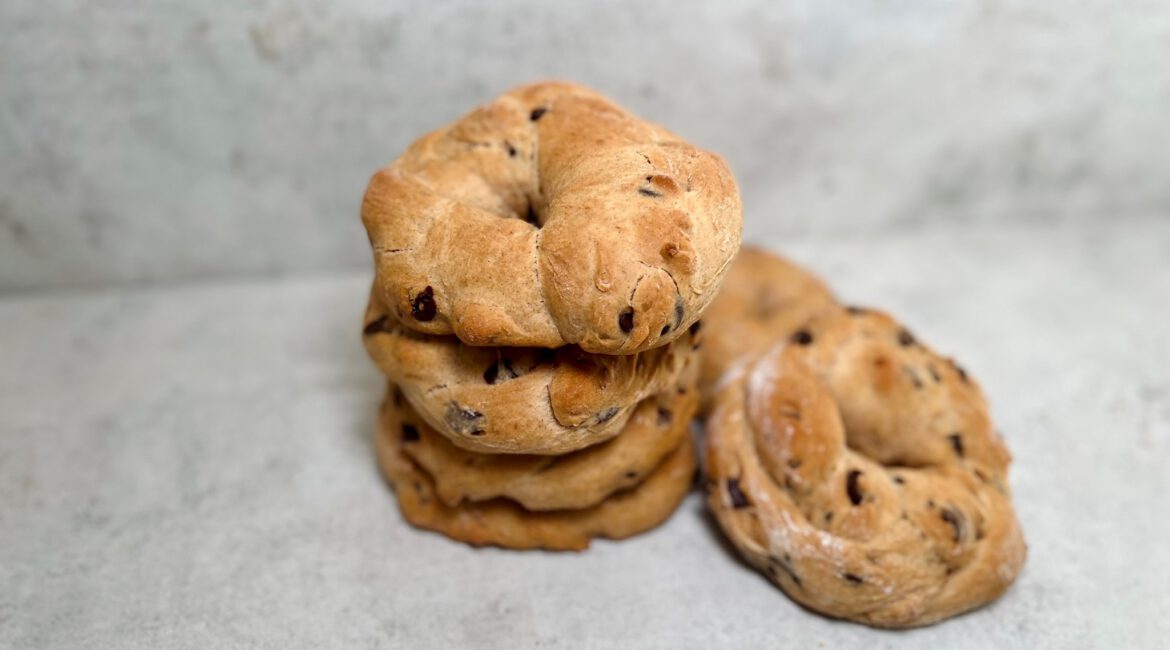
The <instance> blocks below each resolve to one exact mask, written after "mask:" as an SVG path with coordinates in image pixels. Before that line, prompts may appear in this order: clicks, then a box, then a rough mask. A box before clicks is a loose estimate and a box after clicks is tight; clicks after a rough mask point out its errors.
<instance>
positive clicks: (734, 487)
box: [727, 478, 751, 508]
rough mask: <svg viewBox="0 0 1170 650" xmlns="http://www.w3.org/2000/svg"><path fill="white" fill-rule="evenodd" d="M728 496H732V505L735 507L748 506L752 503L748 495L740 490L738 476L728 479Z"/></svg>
mask: <svg viewBox="0 0 1170 650" xmlns="http://www.w3.org/2000/svg"><path fill="white" fill-rule="evenodd" d="M727 496H729V497H731V507H733V508H746V507H748V506H750V505H751V502H750V501H748V498H747V496H745V495H744V493H743V492H741V491H740V489H739V479H737V478H729V479H727Z"/></svg>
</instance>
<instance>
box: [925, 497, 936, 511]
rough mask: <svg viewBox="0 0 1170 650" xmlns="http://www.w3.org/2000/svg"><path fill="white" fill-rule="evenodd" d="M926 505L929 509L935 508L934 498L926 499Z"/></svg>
mask: <svg viewBox="0 0 1170 650" xmlns="http://www.w3.org/2000/svg"><path fill="white" fill-rule="evenodd" d="M926 507H927V509H929V510H934V499H927V500H926Z"/></svg>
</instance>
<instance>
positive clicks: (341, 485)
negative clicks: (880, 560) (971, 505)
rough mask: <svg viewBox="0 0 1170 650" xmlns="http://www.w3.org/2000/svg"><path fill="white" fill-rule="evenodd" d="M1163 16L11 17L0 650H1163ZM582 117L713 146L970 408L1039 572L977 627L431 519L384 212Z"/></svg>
mask: <svg viewBox="0 0 1170 650" xmlns="http://www.w3.org/2000/svg"><path fill="white" fill-rule="evenodd" d="M1168 62H1170V6H1167V5H1166V3H1165V2H1153V1H1137V0H1135V1H1131V2H1103V1H1099V0H1098V1H1088V2H1071V1H1063V0H1054V1H1051V2H1044V3H1039V2H1023V1H1007V2H996V1H994V0H983V1H980V2H975V1H966V0H956V1H955V2H927V1H925V0H923V1H915V0H906V1H898V0H885V1H880V2H868V1H861V0H856V1H845V0H841V1H835V0H834V1H821V2H814V1H809V2H795V1H792V0H776V1H773V2H766V1H763V0H751V1H744V2H726V3H707V4H700V3H695V2H683V1H673V2H666V1H662V0H642V1H641V2H620V3H619V2H612V3H558V2H552V1H551V0H550V1H547V2H536V1H529V2H523V1H519V0H514V1H509V2H499V3H491V4H488V3H470V2H432V3H423V2H418V3H393V2H378V1H375V0H366V1H362V0H339V1H336V2H250V3H244V2H229V1H227V0H205V1H202V2H194V1H192V2H186V3H178V2H131V1H129V0H127V1H124V2H115V1H112V0H92V1H89V2H85V1H82V0H73V1H61V2H55V3H49V2H39V1H34V0H6V1H4V2H2V3H0V648H9V647H12V648H101V649H103V650H104V649H106V648H122V647H126V648H150V649H152V650H154V649H171V648H199V649H204V648H219V647H232V648H235V647H258V648H281V649H284V648H290V647H313V648H318V647H347V648H350V647H395V648H412V649H413V648H430V647H437V648H446V647H461V646H464V647H477V646H478V647H489V648H508V649H511V648H527V647H593V648H611V647H639V648H671V649H673V648H692V647H693V648H705V647H735V648H746V647H794V648H817V647H850V648H860V647H864V648H895V647H896V648H930V649H932V650H936V649H938V648H959V649H976V648H1028V649H1029V650H1031V649H1046V648H1062V649H1063V648H1126V649H1128V648H1151V649H1152V648H1162V647H1165V645H1166V639H1168V638H1170V617H1168V616H1167V615H1166V613H1167V612H1168V611H1170V588H1168V587H1167V585H1168V584H1170V555H1168V553H1170V544H1167V543H1166V540H1167V539H1170V519H1168V518H1167V517H1166V512H1167V508H1166V505H1165V503H1164V502H1165V496H1166V494H1167V493H1168V492H1170V482H1168V480H1170V479H1168V476H1170V473H1167V471H1166V469H1165V468H1166V467H1167V465H1168V464H1170V325H1168V323H1170V146H1167V143H1168V142H1170V65H1168ZM550 76H551V77H564V78H570V79H576V80H579V81H583V82H587V83H589V84H591V85H594V86H596V87H598V88H599V89H601V90H603V91H605V92H607V93H609V94H610V95H612V96H613V97H614V98H616V99H617V100H619V101H621V102H622V103H624V104H627V105H629V106H631V107H633V108H634V109H635V110H637V111H638V112H640V113H642V114H644V115H646V116H650V117H652V118H654V119H656V120H658V121H661V122H663V123H664V124H666V125H668V126H669V127H671V128H672V129H674V130H676V131H678V132H680V133H682V134H683V135H685V136H687V137H689V138H691V139H692V140H694V141H696V142H698V143H700V144H703V145H705V146H707V147H709V148H712V149H715V150H718V151H720V152H722V153H724V154H725V155H726V156H727V157H728V159H729V160H730V162H731V164H732V166H733V167H734V170H735V172H736V174H737V176H738V178H739V179H740V182H741V185H742V189H743V194H744V200H745V205H746V209H747V215H746V218H747V225H746V230H747V238H748V240H749V241H753V242H755V243H759V244H763V245H766V246H769V247H771V248H773V249H776V250H780V251H784V252H786V253H788V254H790V255H792V256H793V257H795V258H796V259H797V260H798V261H800V262H802V263H804V264H806V265H808V266H809V267H810V268H812V269H813V270H815V271H816V272H818V273H820V274H822V275H823V276H824V277H825V278H826V280H827V281H829V282H830V283H831V284H832V286H833V287H834V288H835V289H836V290H837V291H838V292H839V293H840V295H841V296H842V297H843V298H845V299H846V300H849V301H851V302H855V303H862V304H870V305H876V306H881V307H884V308H886V309H888V310H890V311H892V312H893V313H895V314H896V315H898V316H899V317H900V318H901V319H902V320H903V321H904V322H906V323H907V324H908V325H909V326H910V327H911V328H913V329H914V331H915V332H916V334H917V335H918V336H919V337H920V338H921V339H923V340H925V341H927V342H929V343H931V344H933V345H934V346H935V347H937V348H938V349H939V350H941V351H942V352H944V353H947V354H953V355H956V356H958V357H959V358H960V359H961V360H962V361H963V363H964V365H965V366H966V367H967V368H968V369H969V370H970V371H971V372H972V373H974V374H975V375H976V376H977V377H979V378H980V379H981V381H982V382H983V384H984V386H985V388H986V390H987V392H988V394H989V396H990V398H991V402H992V406H993V412H994V416H995V418H996V421H997V424H998V425H999V426H1000V428H1002V429H1003V431H1004V432H1005V434H1006V436H1007V440H1008V442H1009V444H1010V446H1011V449H1012V451H1013V453H1014V454H1015V457H1016V461H1015V464H1014V465H1013V470H1012V482H1013V486H1014V488H1015V499H1016V504H1017V506H1018V510H1019V515H1020V518H1021V521H1022V524H1023V526H1024V530H1025V534H1026V537H1027V539H1028V542H1029V545H1030V556H1029V559H1028V563H1027V565H1026V567H1025V569H1024V572H1023V574H1022V575H1021V576H1020V579H1019V581H1018V583H1017V584H1016V585H1015V586H1014V587H1013V588H1012V589H1011V590H1010V591H1009V592H1008V593H1007V595H1006V596H1005V597H1004V598H1003V599H1002V600H1000V601H998V602H996V603H995V604H993V605H992V606H991V607H988V608H985V609H982V610H980V611H978V612H975V613H973V614H971V615H968V616H963V617H960V618H958V619H955V620H952V621H949V622H946V623H944V624H942V625H938V626H935V627H931V628H928V629H925V630H919V631H913V632H901V633H893V632H880V631H875V630H871V629H869V628H865V627H862V626H858V625H853V624H848V623H840V622H834V621H828V620H826V619H823V618H821V617H819V616H816V615H814V614H811V613H809V612H807V611H805V610H802V609H800V608H799V607H797V606H795V605H794V604H793V603H792V602H791V601H789V600H788V599H787V598H785V597H784V596H783V595H782V594H781V593H780V592H779V591H778V590H777V589H775V588H774V587H772V586H771V585H770V584H768V583H767V582H766V581H765V580H764V579H763V578H761V577H760V576H759V575H757V574H756V573H755V572H754V571H751V570H750V569H748V568H746V567H745V566H743V565H742V564H741V563H739V562H738V561H737V559H736V558H735V555H734V554H733V553H731V552H730V551H729V549H728V548H727V546H726V545H725V544H724V543H723V542H722V541H721V537H720V535H719V533H718V532H717V530H716V529H715V528H713V527H712V525H711V522H710V521H709V519H708V518H707V517H706V516H705V514H704V511H703V508H702V506H701V503H700V501H699V499H698V498H697V495H692V496H691V497H690V498H689V499H688V501H687V502H686V503H685V504H684V505H683V507H682V508H681V509H680V510H679V512H678V513H677V514H676V515H675V516H674V517H673V518H672V519H671V520H670V522H668V523H667V524H666V525H665V526H663V527H662V528H660V529H658V530H656V531H654V532H652V533H650V534H648V535H644V536H641V537H637V538H635V539H632V540H628V541H624V542H619V543H612V542H599V543H596V544H595V545H594V547H593V548H592V549H591V550H589V551H588V552H586V553H582V554H548V553H514V552H506V551H500V550H495V549H486V550H474V549H470V548H468V547H465V546H463V545H460V544H456V543H452V542H449V541H447V540H445V539H443V538H441V537H439V536H437V535H434V534H429V533H424V532H419V531H416V530H414V529H412V528H410V527H409V526H407V525H406V524H405V523H404V522H403V521H402V520H401V518H400V516H399V514H398V512H397V509H396V508H395V507H394V505H393V500H392V496H391V495H390V493H389V491H388V490H387V489H386V487H385V485H384V484H383V482H382V481H381V479H380V478H379V476H378V474H377V472H376V471H375V469H374V467H373V461H372V454H371V450H370V443H369V439H370V432H371V429H372V423H373V414H374V409H375V407H376V404H377V402H378V399H379V394H380V391H381V390H382V386H381V383H380V379H379V378H378V377H377V375H376V373H375V372H374V371H373V369H372V368H371V366H370V364H369V363H368V362H367V360H366V359H365V357H364V353H363V351H362V349H361V346H360V342H359V340H358V338H359V337H358V336H357V330H358V327H359V319H360V314H361V311H362V307H363V301H364V298H365V291H366V290H367V288H368V282H369V275H370V272H369V254H368V251H367V245H366V242H365V237H364V235H363V233H362V231H361V227H360V223H359V221H358V215H357V206H358V202H359V200H360V197H361V193H362V190H363V188H364V186H365V183H366V180H367V178H368V176H369V174H370V173H371V172H372V171H373V170H374V169H375V168H376V167H377V166H379V165H381V164H384V163H386V162H388V161H389V160H391V159H392V158H393V157H394V156H395V155H396V154H397V153H398V152H399V151H400V150H401V149H402V148H403V147H405V146H406V145H407V144H408V143H409V142H410V141H411V139H412V138H414V137H416V136H417V135H419V134H420V133H422V132H423V131H425V130H427V129H430V128H434V127H437V126H439V125H441V124H443V123H445V122H447V121H449V120H451V119H453V118H454V117H456V116H457V115H459V114H461V113H462V112H464V111H466V110H467V109H468V108H470V107H471V106H472V105H474V104H475V103H477V102H480V101H484V100H486V99H489V98H490V97H491V96H493V95H494V94H496V93H497V92H499V91H501V90H503V89H505V88H507V87H509V86H511V85H513V84H516V83H520V82H523V81H527V80H530V79H533V78H539V77H550Z"/></svg>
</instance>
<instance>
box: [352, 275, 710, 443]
mask: <svg viewBox="0 0 1170 650" xmlns="http://www.w3.org/2000/svg"><path fill="white" fill-rule="evenodd" d="M365 323H366V326H365V329H364V336H363V337H362V338H363V341H364V342H365V345H366V350H367V352H368V353H369V355H370V357H371V358H372V359H373V360H374V363H375V365H377V366H378V369H379V370H381V371H382V373H383V374H385V375H386V377H387V378H389V380H390V381H391V383H394V384H396V385H398V386H399V387H401V389H402V392H403V393H404V394H405V395H406V399H407V400H408V401H409V402H410V403H411V405H412V406H413V407H414V408H415V409H417V410H418V412H419V414H420V415H421V416H422V417H423V418H424V419H426V421H427V422H428V423H429V424H430V425H431V426H432V427H434V428H435V429H437V430H438V431H439V432H440V433H442V434H443V435H445V436H447V438H448V439H450V440H451V441H452V442H453V443H455V444H456V445H458V446H460V447H462V448H464V449H467V450H469V451H478V452H491V453H507V454H564V453H568V452H571V451H576V450H578V449H582V448H584V447H587V446H589V445H592V444H596V443H599V442H602V441H604V440H608V439H609V438H612V437H613V436H615V435H617V434H618V433H619V432H620V431H621V430H622V427H624V426H625V425H626V422H627V421H628V420H629V418H630V414H631V413H632V412H633V410H634V407H635V406H637V404H638V402H640V401H642V400H644V399H646V398H649V397H651V396H653V395H656V394H658V393H661V392H663V391H666V390H674V389H675V387H676V386H679V384H680V382H681V381H682V377H683V376H684V372H686V371H687V369H688V368H693V369H692V370H691V372H697V368H698V354H697V353H696V352H695V350H694V348H695V345H696V343H697V341H698V337H699V336H701V335H700V334H699V333H698V332H697V331H696V332H695V333H691V332H689V331H688V332H684V335H683V338H680V339H677V340H675V341H674V342H672V343H670V344H668V345H665V346H662V347H659V348H655V349H653V350H647V351H645V352H641V353H638V354H635V355H624V356H615V355H599V354H589V353H586V352H583V351H582V350H581V349H580V348H577V347H572V346H569V347H564V348H560V349H557V350H548V349H543V348H541V349H538V348H484V347H471V346H468V345H465V344H463V343H461V342H460V341H459V339H457V338H455V337H451V336H428V335H425V334H419V333H418V332H415V331H413V330H410V329H407V328H405V327H403V326H401V325H399V324H398V323H397V322H396V321H395V320H393V319H392V318H389V317H387V316H386V311H385V307H384V306H382V305H381V304H380V302H379V301H378V299H377V296H376V294H375V295H374V296H373V297H372V298H371V302H370V305H369V307H368V308H367V311H366V318H365ZM683 383H684V384H685V383H686V382H683ZM690 384H691V385H690V386H689V387H687V390H693V381H692V382H690Z"/></svg>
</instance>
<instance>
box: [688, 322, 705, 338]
mask: <svg viewBox="0 0 1170 650" xmlns="http://www.w3.org/2000/svg"><path fill="white" fill-rule="evenodd" d="M701 329H703V321H698V320H697V321H695V322H693V323H691V329H690V332H691V336H694V335H696V334H698V333H699V330H701Z"/></svg>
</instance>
